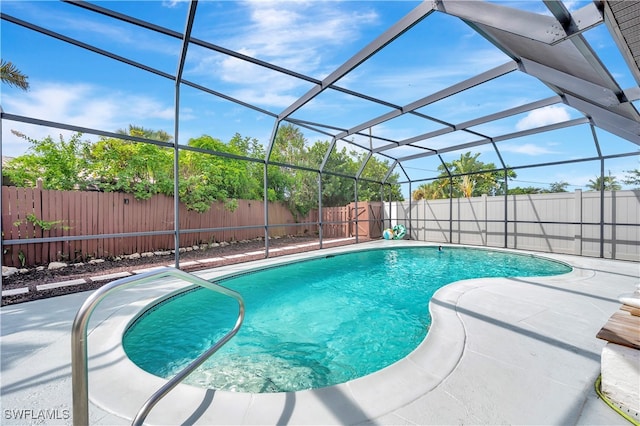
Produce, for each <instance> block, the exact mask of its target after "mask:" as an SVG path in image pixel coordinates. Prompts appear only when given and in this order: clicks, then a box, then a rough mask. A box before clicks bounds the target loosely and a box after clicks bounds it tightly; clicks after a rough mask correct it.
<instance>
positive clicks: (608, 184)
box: [587, 171, 622, 191]
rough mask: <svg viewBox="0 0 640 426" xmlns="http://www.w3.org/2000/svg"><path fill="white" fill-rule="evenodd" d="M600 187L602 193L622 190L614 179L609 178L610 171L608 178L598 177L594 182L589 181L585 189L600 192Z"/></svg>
mask: <svg viewBox="0 0 640 426" xmlns="http://www.w3.org/2000/svg"><path fill="white" fill-rule="evenodd" d="M601 187H602V189H603V190H604V191H620V190H621V189H622V186H620V184H619V183H618V182H617V181H616V177H615V176H611V171H609V176H598V177H596V180H593V179H589V183H588V184H587V188H589V189H590V190H592V191H600V188H601Z"/></svg>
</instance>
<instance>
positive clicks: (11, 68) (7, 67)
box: [0, 60, 29, 90]
mask: <svg viewBox="0 0 640 426" xmlns="http://www.w3.org/2000/svg"><path fill="white" fill-rule="evenodd" d="M0 80H1V81H2V82H3V83H7V84H8V85H9V86H14V87H18V88H20V89H22V90H28V89H29V82H28V81H27V80H28V77H27V76H26V75H24V74H22V72H20V70H19V69H18V68H17V67H16V66H15V65H14V64H13V63H11V62H9V61H5V60H0Z"/></svg>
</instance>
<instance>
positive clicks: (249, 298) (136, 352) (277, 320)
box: [123, 247, 571, 393]
mask: <svg viewBox="0 0 640 426" xmlns="http://www.w3.org/2000/svg"><path fill="white" fill-rule="evenodd" d="M569 271H571V268H570V267H568V266H567V265H565V264H562V263H559V262H555V261H550V260H546V259H541V258H538V257H533V256H530V255H521V254H514V253H507V252H500V251H491V250H485V249H468V248H446V249H445V250H444V251H442V252H439V251H438V249H437V248H436V247H413V248H391V249H374V250H367V251H358V252H352V253H347V254H341V255H336V256H331V257H325V258H318V259H313V260H307V261H304V262H298V263H293V264H288V265H284V266H279V267H277V268H271V269H265V270H261V271H257V272H252V273H248V274H243V275H239V276H234V277H230V278H227V279H224V280H220V281H218V283H220V284H221V285H224V286H226V287H229V288H232V289H234V290H236V291H239V292H240V293H241V294H242V295H243V297H244V298H245V303H246V307H247V313H246V318H245V323H244V325H243V328H242V329H241V331H240V333H238V335H237V336H236V337H235V338H234V339H233V340H232V341H231V342H230V343H229V344H227V345H226V346H225V347H224V348H223V349H221V350H220V351H219V352H218V353H217V354H216V355H214V356H213V357H212V358H211V359H210V360H209V361H207V362H206V363H205V364H204V365H203V366H202V367H201V368H200V369H199V370H198V371H197V372H196V373H194V374H193V375H191V376H190V377H189V378H188V379H187V383H191V384H194V385H199V386H202V387H207V388H214V389H225V390H233V391H240V392H252V393H256V392H284V391H294V390H301V389H310V388H318V387H325V386H330V385H333V384H337V383H343V382H346V381H349V380H352V379H354V378H356V377H361V376H364V375H367V374H369V373H372V372H374V371H377V370H380V369H382V368H384V367H386V366H388V365H390V364H392V363H394V362H396V361H398V360H400V359H402V358H404V357H405V356H407V355H408V354H409V353H410V352H411V351H412V350H413V349H415V347H416V346H417V345H418V344H420V342H422V341H423V340H424V338H425V336H426V334H427V332H428V328H429V325H430V317H429V310H428V305H429V300H430V298H431V296H432V295H433V293H434V292H435V291H436V290H438V289H439V288H441V287H442V286H444V285H446V284H448V283H451V282H454V281H459V280H463V279H468V278H479V277H505V276H507V277H508V276H520V277H526V276H547V275H557V274H563V273H567V272H569ZM211 306H216V307H217V310H216V311H215V312H214V313H213V314H211V313H210V312H209V311H211ZM234 309H237V308H235V306H234V305H233V302H230V303H229V302H227V301H226V300H224V299H223V298H221V297H219V296H217V295H216V294H212V293H211V292H208V291H206V290H195V291H189V292H185V293H182V294H180V295H178V296H176V297H173V298H171V299H169V300H167V301H164V302H162V303H160V304H158V305H156V306H154V307H153V308H152V309H151V310H148V311H147V312H146V313H145V314H144V315H142V316H140V317H139V318H138V319H137V320H136V321H135V322H133V323H132V324H131V326H130V327H128V330H127V332H126V333H125V336H124V340H123V345H124V348H125V351H126V353H127V355H128V356H129V357H130V359H131V360H132V361H134V362H135V363H136V364H137V365H138V366H140V367H141V368H142V369H144V370H146V371H148V372H150V373H152V374H155V375H158V376H161V377H170V376H172V375H173V374H175V373H176V372H178V371H179V370H180V369H181V368H182V367H183V366H184V365H186V363H188V362H189V361H191V360H192V359H193V358H195V357H196V356H197V355H199V354H200V353H201V352H202V351H203V350H204V349H206V348H207V347H209V346H210V344H211V342H213V341H215V340H217V339H218V338H219V337H220V336H221V335H222V334H224V333H226V331H227V330H228V329H229V328H230V327H231V326H232V325H233V322H234V321H235V316H236V314H237V311H236V310H234Z"/></svg>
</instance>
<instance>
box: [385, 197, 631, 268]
mask: <svg viewBox="0 0 640 426" xmlns="http://www.w3.org/2000/svg"><path fill="white" fill-rule="evenodd" d="M385 208H386V209H387V210H386V213H385V214H386V218H385V219H386V220H391V221H392V222H401V223H404V224H405V225H406V226H407V228H408V229H409V234H410V236H411V238H412V239H416V240H422V241H432V242H442V243H454V244H469V245H479V246H488V247H508V248H514V249H523V250H534V251H541V252H549V253H566V254H575V255H580V256H591V257H600V256H602V257H604V258H609V259H619V260H633V261H638V260H640V214H639V212H640V191H638V190H635V191H605V193H604V197H603V198H602V199H601V196H600V192H582V191H579V190H578V191H575V192H565V193H554V194H535V195H509V196H508V197H504V196H499V197H488V196H486V195H485V196H482V197H474V198H456V199H452V200H449V199H446V200H429V201H425V200H420V201H411V202H408V201H405V202H401V203H400V202H399V203H393V204H392V205H391V206H386V207H385Z"/></svg>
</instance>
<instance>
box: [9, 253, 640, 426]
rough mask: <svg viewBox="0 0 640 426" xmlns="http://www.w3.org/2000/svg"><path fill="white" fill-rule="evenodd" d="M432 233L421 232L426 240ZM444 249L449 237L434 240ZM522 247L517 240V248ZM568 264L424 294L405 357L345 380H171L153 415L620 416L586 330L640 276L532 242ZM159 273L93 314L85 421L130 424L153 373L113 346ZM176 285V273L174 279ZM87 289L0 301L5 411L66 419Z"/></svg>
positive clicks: (414, 420) (268, 419) (352, 419)
mask: <svg viewBox="0 0 640 426" xmlns="http://www.w3.org/2000/svg"><path fill="white" fill-rule="evenodd" d="M396 244H402V245H412V246H413V245H429V244H425V243H418V242H414V241H403V242H398V241H376V242H369V243H363V244H359V245H355V246H347V247H340V248H332V249H325V250H322V251H317V252H307V253H301V254H297V255H291V256H286V257H278V258H274V259H266V260H261V261H256V262H250V263H247V264H239V265H230V266H227V267H221V268H216V269H215V270H210V271H202V272H199V273H196V275H199V276H201V277H203V278H206V279H211V278H215V277H216V276H221V275H225V274H229V273H233V272H237V271H240V270H246V269H249V268H257V267H262V266H265V265H273V264H279V263H282V262H288V261H292V260H298V259H303V258H308V257H315V256H320V255H327V254H330V253H331V254H333V253H340V252H347V251H351V250H354V249H355V250H357V249H363V248H370V247H371V248H376V247H385V246H391V245H396ZM431 245H432V244H431ZM445 249H446V247H445ZM519 253H522V252H519ZM536 254H537V255H540V256H541V257H546V258H550V259H556V260H560V261H563V262H566V263H568V264H570V265H571V266H572V267H573V268H574V270H573V272H571V273H570V274H566V275H561V276H556V277H540V278H525V279H519V278H500V279H476V280H467V281H462V282H458V283H454V284H451V285H449V286H446V287H444V288H443V289H441V290H440V291H438V293H436V295H435V296H434V298H433V299H432V302H431V305H430V309H431V312H432V315H433V325H432V328H431V330H430V333H429V334H428V336H427V339H426V340H425V341H424V342H423V344H421V345H420V347H419V348H418V349H416V351H414V352H413V353H412V354H410V355H409V356H408V357H407V358H405V359H404V360H402V361H400V362H398V363H396V364H393V365H392V366H390V367H387V368H386V369H384V370H382V371H380V372H377V373H374V374H372V375H369V376H366V377H364V378H361V379H357V380H354V381H351V382H348V383H345V384H342V385H338V386H332V387H329V388H324V389H317V390H310V391H302V392H295V393H279V394H257V395H251V394H239V393H231V392H214V391H206V390H203V389H199V388H195V387H192V386H188V385H179V387H177V388H176V389H174V390H173V391H172V392H171V393H170V394H169V395H168V396H167V397H166V398H165V399H164V400H162V401H161V402H160V403H159V404H158V405H157V407H156V409H154V410H153V411H152V412H151V415H150V416H149V418H148V421H149V423H150V424H407V425H410V424H470V423H473V424H498V423H500V424H504V423H508V424H514V423H516V424H563V425H564V424H607V425H611V424H620V425H624V424H628V422H627V421H626V420H624V419H623V418H622V417H620V416H619V415H618V414H616V413H615V412H614V411H613V410H611V409H610V408H609V407H607V406H606V405H605V403H604V402H602V401H601V400H599V399H598V397H597V395H596V393H595V391H594V388H593V384H594V382H595V380H596V378H597V377H598V374H599V372H600V352H601V350H602V348H603V347H604V344H605V342H603V341H601V340H598V339H596V337H595V335H596V333H597V332H598V330H599V329H600V328H601V327H602V325H604V323H605V322H606V321H607V319H608V318H609V317H610V316H611V315H612V314H613V313H614V312H615V311H616V310H617V309H618V308H619V307H620V303H619V302H618V296H619V295H620V294H623V293H630V292H632V291H633V289H634V288H635V285H636V284H637V283H638V282H639V281H640V264H639V263H636V262H620V261H611V260H604V259H594V258H586V257H576V256H569V255H552V254H539V253H536ZM177 285H178V284H177V283H175V282H174V283H171V282H167V283H163V284H162V285H160V286H158V285H156V286H155V287H154V288H149V287H148V286H146V287H145V286H143V287H141V288H131V289H127V290H123V291H122V292H118V293H116V294H114V295H113V296H110V297H108V298H107V299H105V301H104V302H103V304H101V306H100V307H99V308H98V309H97V310H96V312H95V313H94V315H93V316H92V320H91V322H90V325H89V328H90V336H89V353H90V363H89V369H90V371H89V393H90V398H91V404H90V409H89V414H90V421H91V424H96V425H120V424H130V422H131V418H132V416H133V415H134V414H135V411H136V410H137V409H138V408H139V406H140V405H141V404H142V403H143V402H144V400H146V398H147V397H148V396H149V395H150V394H151V393H153V392H154V391H155V390H157V388H158V387H159V385H158V383H161V382H162V380H161V379H159V378H155V377H153V376H151V375H148V374H147V373H144V372H142V371H141V370H139V369H137V367H135V366H133V365H132V364H131V363H130V362H129V361H128V359H126V357H124V358H123V352H121V347H120V346H119V341H120V336H121V334H120V332H119V331H118V330H121V329H122V327H124V326H126V324H127V323H128V321H129V320H130V318H131V317H132V315H135V312H137V311H139V310H140V309H141V308H142V307H143V306H144V305H146V304H147V302H148V301H149V300H151V299H154V298H155V297H157V296H158V294H160V292H166V291H168V290H173V289H175V288H177V287H176V286H177ZM179 285H181V286H183V285H182V284H179ZM89 294H90V292H85V293H78V294H72V295H68V296H60V297H56V298H51V299H44V300H37V301H34V302H28V303H23V304H17V305H11V306H6V307H2V308H1V309H0V321H1V336H2V342H1V344H0V349H1V373H2V375H1V381H2V382H1V384H2V390H1V404H2V420H1V421H0V422H1V423H2V424H3V425H4V424H7V425H8V424H71V418H70V416H71V411H72V402H71V401H72V400H71V398H72V397H71V365H70V359H71V356H70V352H71V351H70V330H71V323H72V321H73V318H74V316H75V314H76V312H77V310H78V308H79V307H80V305H81V304H82V303H83V302H84V300H85V299H86V298H87V297H88V295H89Z"/></svg>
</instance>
